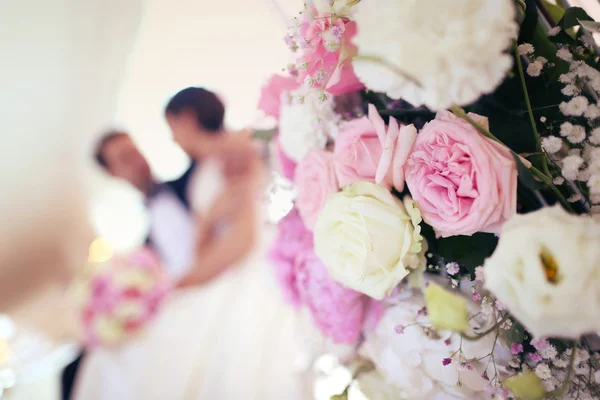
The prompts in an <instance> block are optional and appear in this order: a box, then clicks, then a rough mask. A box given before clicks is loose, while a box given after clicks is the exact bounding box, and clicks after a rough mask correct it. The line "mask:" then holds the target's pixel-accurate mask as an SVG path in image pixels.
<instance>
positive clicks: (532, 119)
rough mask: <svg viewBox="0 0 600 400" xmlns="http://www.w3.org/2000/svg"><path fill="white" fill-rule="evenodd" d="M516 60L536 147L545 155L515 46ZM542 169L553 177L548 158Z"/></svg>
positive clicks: (521, 64) (544, 159)
mask: <svg viewBox="0 0 600 400" xmlns="http://www.w3.org/2000/svg"><path fill="white" fill-rule="evenodd" d="M515 59H516V60H517V69H518V70H519V78H520V79H521V87H522V88H523V95H524V96H525V104H526V105H527V113H528V114H529V122H530V123H531V129H532V130H533V136H534V137H535V146H536V148H537V151H538V152H539V153H543V152H544V149H543V148H542V142H541V140H540V134H539V132H538V130H537V125H536V123H535V117H534V116H533V110H532V108H531V101H530V100H529V92H528V91H527V83H526V82H525V74H524V73H523V63H522V61H521V56H520V55H519V48H518V47H517V46H515ZM542 169H543V170H544V173H545V174H546V175H547V176H552V175H551V174H550V170H549V169H548V163H547V162H546V157H542Z"/></svg>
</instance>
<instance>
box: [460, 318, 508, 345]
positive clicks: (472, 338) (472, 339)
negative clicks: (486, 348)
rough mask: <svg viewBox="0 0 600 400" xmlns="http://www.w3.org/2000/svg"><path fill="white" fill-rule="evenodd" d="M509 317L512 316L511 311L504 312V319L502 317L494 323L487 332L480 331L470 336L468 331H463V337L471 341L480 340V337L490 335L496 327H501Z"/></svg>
mask: <svg viewBox="0 0 600 400" xmlns="http://www.w3.org/2000/svg"><path fill="white" fill-rule="evenodd" d="M509 317H510V314H509V313H506V314H504V317H502V319H501V320H500V321H498V322H496V323H495V324H494V326H492V327H491V328H490V329H488V330H487V331H485V332H483V333H478V334H477V335H475V336H469V335H467V334H466V333H463V334H462V337H463V338H465V339H466V340H469V341H472V342H473V341H476V340H479V339H481V338H482V337H484V336H487V335H489V334H490V333H492V332H494V331H495V330H496V329H498V328H499V327H500V326H501V325H502V324H503V323H505V322H506V320H508V318H509Z"/></svg>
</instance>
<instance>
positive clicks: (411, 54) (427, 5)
mask: <svg viewBox="0 0 600 400" xmlns="http://www.w3.org/2000/svg"><path fill="white" fill-rule="evenodd" d="M514 16H515V6H514V2H513V1H509V0H479V1H475V2H474V1H472V0H453V1H448V0H419V1H398V0H372V1H361V2H359V3H358V5H357V6H356V10H355V13H354V20H355V21H356V23H357V27H358V33H357V35H356V37H355V38H354V43H355V44H356V45H357V46H358V53H359V54H358V55H359V57H357V58H355V59H354V62H353V63H354V70H355V72H356V75H357V76H358V78H359V79H360V80H361V81H362V82H363V83H364V84H365V86H366V87H367V88H369V89H370V90H373V91H375V92H384V93H387V95H388V96H390V97H392V98H394V99H404V100H406V101H408V102H409V103H411V104H412V105H414V106H420V105H425V106H427V107H428V108H430V109H432V110H440V109H446V108H448V107H450V106H451V105H452V104H457V105H465V104H470V103H472V102H474V101H475V100H477V99H478V98H479V97H480V96H481V95H482V94H486V93H490V92H492V91H493V90H494V89H495V88H496V87H497V86H498V85H499V84H500V83H501V82H502V80H503V79H504V77H505V76H506V73H507V72H508V71H509V70H510V68H511V65H512V59H511V57H510V56H509V55H508V54H506V50H507V49H508V48H509V47H510V45H511V43H512V41H513V40H514V39H515V38H516V35H517V29H518V28H517V24H516V23H515V21H514ZM474 32H477V34H474ZM423 49H427V51H423Z"/></svg>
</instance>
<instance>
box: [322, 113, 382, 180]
mask: <svg viewBox="0 0 600 400" xmlns="http://www.w3.org/2000/svg"><path fill="white" fill-rule="evenodd" d="M382 151H383V150H382V147H381V142H380V139H379V136H377V132H376V130H375V127H374V126H373V124H372V123H371V121H369V119H368V118H367V117H363V118H359V119H355V120H352V121H349V122H347V123H345V124H344V125H343V126H342V129H341V132H340V133H339V136H338V137H337V138H336V141H335V148H334V151H333V153H334V156H335V159H334V166H335V172H336V174H337V178H338V182H339V184H340V186H341V187H345V186H349V185H351V184H353V183H355V182H359V181H370V182H375V177H376V172H377V166H378V164H379V160H380V159H381V154H382ZM383 183H384V186H385V185H387V186H388V187H389V184H388V182H383Z"/></svg>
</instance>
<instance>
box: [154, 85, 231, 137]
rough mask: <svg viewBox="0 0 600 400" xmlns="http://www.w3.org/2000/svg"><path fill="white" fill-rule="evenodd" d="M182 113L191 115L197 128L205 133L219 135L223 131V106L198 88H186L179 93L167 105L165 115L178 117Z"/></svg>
mask: <svg viewBox="0 0 600 400" xmlns="http://www.w3.org/2000/svg"><path fill="white" fill-rule="evenodd" d="M184 112H190V113H193V115H194V116H195V117H196V121H197V122H198V127H199V128H201V129H203V130H204V131H206V133H215V134H216V133H220V132H221V131H222V129H223V120H224V118H225V106H224V105H223V102H222V101H221V100H220V99H219V98H218V97H217V95H216V94H214V93H213V92H211V91H209V90H206V89H203V88H199V87H188V88H186V89H183V90H181V91H179V92H178V93H177V94H176V95H175V96H173V98H172V99H171V100H170V101H169V103H168V104H167V107H166V109H165V114H166V115H167V116H169V115H173V116H176V115H179V114H181V113H184Z"/></svg>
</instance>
